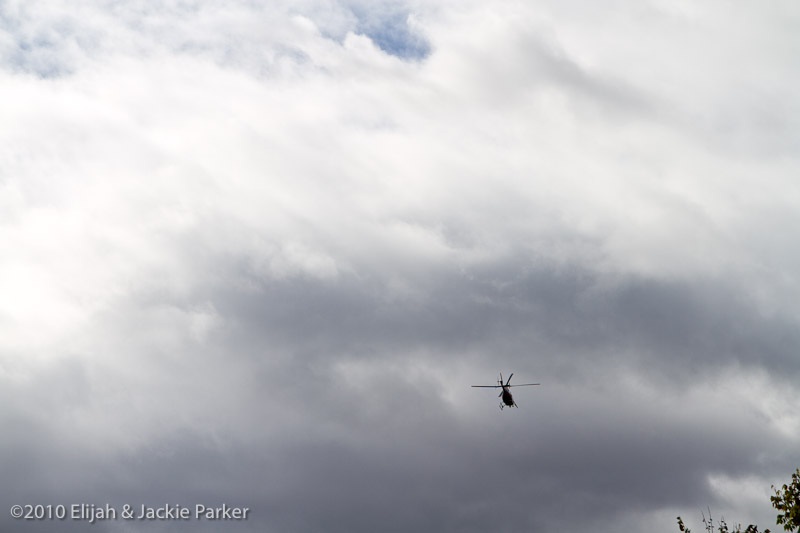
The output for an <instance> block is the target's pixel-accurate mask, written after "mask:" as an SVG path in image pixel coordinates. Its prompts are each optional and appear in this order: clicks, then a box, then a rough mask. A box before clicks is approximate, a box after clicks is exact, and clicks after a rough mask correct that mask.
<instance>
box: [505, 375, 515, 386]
mask: <svg viewBox="0 0 800 533" xmlns="http://www.w3.org/2000/svg"><path fill="white" fill-rule="evenodd" d="M513 375H514V373H513V372H512V373H511V376H513ZM511 376H508V381H506V387H508V384H509V383H510V382H511Z"/></svg>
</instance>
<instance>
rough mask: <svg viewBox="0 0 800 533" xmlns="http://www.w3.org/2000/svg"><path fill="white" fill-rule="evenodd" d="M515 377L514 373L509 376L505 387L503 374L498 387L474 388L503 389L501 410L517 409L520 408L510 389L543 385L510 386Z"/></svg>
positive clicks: (482, 386) (524, 384) (484, 386)
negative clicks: (504, 408) (512, 407)
mask: <svg viewBox="0 0 800 533" xmlns="http://www.w3.org/2000/svg"><path fill="white" fill-rule="evenodd" d="M513 375H514V373H513V372H512V373H511V375H510V376H508V380H506V383H505V385H503V373H502V372H501V373H500V379H499V380H498V381H497V383H498V384H497V385H473V387H479V388H486V389H500V388H501V389H503V390H502V391H501V392H500V396H499V397H501V398H503V403H501V404H500V410H501V411H502V410H503V407H506V406H508V407H511V406H514V407H516V408H519V406H518V405H517V402H515V401H514V397H513V396H511V391H510V390H508V389H510V388H511V387H527V386H529V385H541V383H520V384H519V385H509V383H510V382H511V376H513Z"/></svg>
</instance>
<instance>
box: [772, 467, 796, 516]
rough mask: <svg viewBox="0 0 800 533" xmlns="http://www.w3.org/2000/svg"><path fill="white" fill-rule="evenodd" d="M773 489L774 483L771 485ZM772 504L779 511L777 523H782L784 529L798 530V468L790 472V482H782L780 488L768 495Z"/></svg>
mask: <svg viewBox="0 0 800 533" xmlns="http://www.w3.org/2000/svg"><path fill="white" fill-rule="evenodd" d="M772 489H773V490H775V485H772ZM770 501H771V502H772V506H773V507H774V508H775V509H777V510H778V511H781V513H779V514H778V522H777V523H778V525H781V524H783V529H785V530H786V531H794V530H798V531H800V468H796V469H795V471H794V474H792V482H791V484H789V485H786V483H784V484H783V487H781V489H780V490H775V496H771V497H770Z"/></svg>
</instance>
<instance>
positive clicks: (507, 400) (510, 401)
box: [500, 387, 516, 407]
mask: <svg viewBox="0 0 800 533" xmlns="http://www.w3.org/2000/svg"><path fill="white" fill-rule="evenodd" d="M500 396H502V398H503V403H504V404H506V405H507V406H509V407H511V406H513V405H516V404H515V403H514V397H513V396H511V391H510V390H508V389H507V388H505V387H503V392H502V393H501V394H500Z"/></svg>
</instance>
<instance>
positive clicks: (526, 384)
mask: <svg viewBox="0 0 800 533" xmlns="http://www.w3.org/2000/svg"><path fill="white" fill-rule="evenodd" d="M529 385H541V383H520V384H519V385H506V387H527V386H529Z"/></svg>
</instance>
